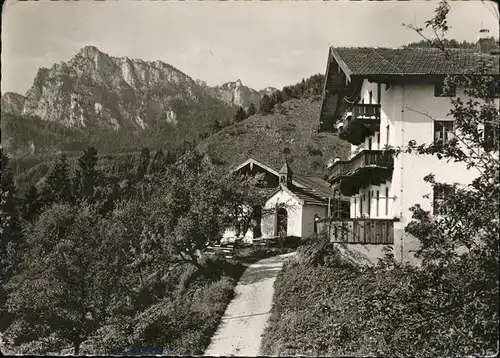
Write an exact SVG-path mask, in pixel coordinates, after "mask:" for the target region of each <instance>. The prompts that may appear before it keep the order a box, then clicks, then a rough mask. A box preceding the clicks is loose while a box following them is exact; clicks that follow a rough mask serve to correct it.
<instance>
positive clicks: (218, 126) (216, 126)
mask: <svg viewBox="0 0 500 358" xmlns="http://www.w3.org/2000/svg"><path fill="white" fill-rule="evenodd" d="M212 129H213V132H214V133H217V132H218V131H220V130H221V129H222V124H221V122H220V121H219V120H218V119H215V121H214V123H213V125H212Z"/></svg>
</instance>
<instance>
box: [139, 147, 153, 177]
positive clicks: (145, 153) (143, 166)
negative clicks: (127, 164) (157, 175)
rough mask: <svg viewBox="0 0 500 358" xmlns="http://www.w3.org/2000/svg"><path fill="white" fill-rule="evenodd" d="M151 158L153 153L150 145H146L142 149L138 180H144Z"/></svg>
mask: <svg viewBox="0 0 500 358" xmlns="http://www.w3.org/2000/svg"><path fill="white" fill-rule="evenodd" d="M150 160H151V154H150V152H149V148H148V147H144V148H142V150H141V156H140V159H139V166H138V167H137V172H136V180H142V178H144V175H146V173H147V171H148V167H149V162H150Z"/></svg>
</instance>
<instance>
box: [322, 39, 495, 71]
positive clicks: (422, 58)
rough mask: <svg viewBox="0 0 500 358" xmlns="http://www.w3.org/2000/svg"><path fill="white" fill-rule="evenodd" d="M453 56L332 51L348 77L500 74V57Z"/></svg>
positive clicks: (422, 51) (465, 52)
mask: <svg viewBox="0 0 500 358" xmlns="http://www.w3.org/2000/svg"><path fill="white" fill-rule="evenodd" d="M448 53H449V56H448V57H446V56H445V54H444V52H443V51H441V50H439V49H435V48H397V49H394V48H373V47H337V48H334V47H331V48H330V55H331V57H333V58H334V59H335V61H336V62H337V63H338V64H339V66H340V68H342V70H343V71H344V73H345V74H346V76H347V77H348V78H350V77H351V76H370V75H400V76H410V75H453V74H463V73H479V69H480V68H481V67H482V66H486V68H487V70H486V74H489V75H498V74H499V58H500V57H499V55H497V54H485V53H479V52H477V51H475V50H472V49H448Z"/></svg>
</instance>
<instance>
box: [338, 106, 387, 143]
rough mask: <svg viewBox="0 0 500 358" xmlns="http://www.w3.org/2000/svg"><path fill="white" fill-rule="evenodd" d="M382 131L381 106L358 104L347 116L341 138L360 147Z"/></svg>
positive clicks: (340, 134)
mask: <svg viewBox="0 0 500 358" xmlns="http://www.w3.org/2000/svg"><path fill="white" fill-rule="evenodd" d="M378 130H380V105H379V104H356V105H354V106H353V107H352V108H351V109H350V110H349V111H348V112H347V113H346V115H345V117H344V120H343V125H342V130H341V131H340V133H339V137H340V138H342V139H344V140H346V141H348V142H349V143H352V144H355V145H358V144H360V143H362V142H363V141H364V140H365V138H366V137H367V136H370V135H373V134H374V133H375V132H376V131H378Z"/></svg>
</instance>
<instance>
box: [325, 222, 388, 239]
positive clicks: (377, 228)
mask: <svg viewBox="0 0 500 358" xmlns="http://www.w3.org/2000/svg"><path fill="white" fill-rule="evenodd" d="M394 221H395V220H394V219H365V218H363V219H335V220H333V221H327V220H324V221H321V222H319V223H318V231H319V232H323V233H326V234H327V235H329V237H330V241H331V242H338V243H346V244H375V245H390V244H394Z"/></svg>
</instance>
